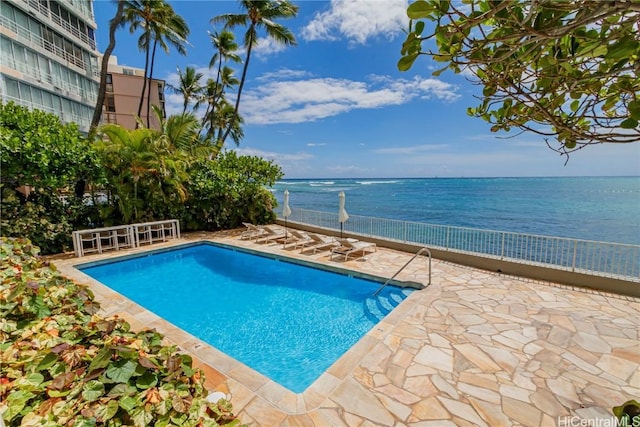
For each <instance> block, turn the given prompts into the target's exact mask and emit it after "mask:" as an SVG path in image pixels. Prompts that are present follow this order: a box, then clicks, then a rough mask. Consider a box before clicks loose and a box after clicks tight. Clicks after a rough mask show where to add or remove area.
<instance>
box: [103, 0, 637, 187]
mask: <svg viewBox="0 0 640 427" xmlns="http://www.w3.org/2000/svg"><path fill="white" fill-rule="evenodd" d="M293 3H294V4H296V5H297V6H299V11H298V15H297V17H296V18H293V19H287V20H281V21H278V22H279V23H281V24H283V25H285V26H286V27H287V28H289V29H290V30H291V31H292V32H293V34H294V35H295V37H296V41H297V45H296V46H290V47H280V46H278V45H275V44H274V43H272V42H270V40H268V39H267V38H266V37H265V34H263V33H260V34H259V35H260V39H259V41H258V45H257V47H256V48H254V50H253V52H252V55H251V60H250V63H249V68H248V74H247V81H246V84H245V88H244V90H243V93H242V98H241V103H240V114H241V115H242V116H243V118H244V120H245V125H244V134H245V137H244V139H243V140H242V141H241V142H240V144H239V146H238V147H236V146H235V144H234V143H233V142H227V144H226V148H228V149H235V150H237V151H238V152H239V153H240V154H247V155H257V156H261V157H264V158H266V159H269V160H273V161H274V162H275V163H277V164H278V165H279V166H280V167H281V168H282V170H283V172H284V174H285V178H290V179H292V178H402V177H519V176H589V175H592V176H622V175H633V176H637V175H640V142H638V143H632V144H600V145H595V146H590V147H587V148H585V149H583V150H580V151H577V152H574V153H572V154H571V156H570V158H569V161H568V162H567V164H566V165H565V160H566V158H565V157H563V156H560V155H559V154H558V153H556V152H554V151H552V150H551V149H549V148H548V147H547V145H546V143H545V141H544V139H543V137H542V136H538V135H536V134H533V133H524V134H519V135H518V134H516V133H515V132H514V133H504V132H503V133H492V132H490V125H489V124H488V123H486V122H484V121H483V120H482V119H479V118H474V117H470V116H468V115H467V113H466V111H467V108H469V107H476V106H477V105H478V104H479V101H478V100H477V98H475V97H474V96H477V95H479V94H480V93H481V87H479V86H477V85H474V84H472V83H471V82H470V81H468V80H467V78H466V77H465V76H463V75H456V74H455V73H453V72H450V71H447V72H444V73H442V74H441V75H440V76H439V77H434V76H433V75H432V73H433V71H434V70H435V69H437V68H438V67H437V66H436V64H435V63H434V62H433V61H431V60H430V59H429V58H427V57H424V58H420V59H418V60H417V61H416V63H415V64H414V66H413V67H412V69H411V70H409V71H407V72H400V71H398V69H397V67H396V64H397V61H398V59H399V58H400V48H401V45H402V42H403V41H404V34H403V32H402V30H403V29H405V28H407V25H408V18H407V17H406V8H407V5H408V2H407V1H406V0H327V1H307V0H302V1H300V0H299V1H293ZM171 4H172V5H173V7H174V9H175V11H176V13H178V14H180V15H182V16H183V18H184V19H185V20H186V21H187V23H188V25H189V27H190V30H191V33H190V35H189V39H188V41H189V46H187V55H186V56H182V55H180V54H178V53H177V52H176V51H175V50H170V52H169V53H168V54H165V53H164V52H158V54H157V55H156V62H155V68H154V77H155V78H159V79H163V80H165V81H167V82H168V83H174V84H175V83H176V82H177V73H176V69H177V67H179V68H180V69H181V70H184V69H185V67H187V66H192V67H195V68H196V69H198V71H200V72H202V73H204V74H205V80H206V77H212V78H215V74H214V73H213V71H211V70H209V69H208V64H209V61H210V60H211V57H212V55H213V54H214V49H213V47H212V45H211V42H210V39H209V34H208V33H209V32H214V31H220V30H221V27H220V26H213V25H212V24H211V23H210V20H211V18H213V17H214V16H217V15H221V14H225V13H242V9H241V8H240V5H239V3H238V2H236V1H194V0H189V1H187V0H181V1H173V2H171ZM94 11H95V16H96V22H97V24H98V30H97V38H98V49H99V50H100V51H103V50H104V49H105V48H106V46H107V44H108V23H109V20H110V19H111V18H112V17H113V15H114V14H115V3H114V2H112V1H107V0H96V1H95V3H94ZM244 30H245V29H244V28H240V27H238V29H237V30H236V31H235V33H236V40H237V41H238V43H239V44H242V43H241V41H242V34H243V33H244ZM138 37H139V34H133V35H132V34H130V33H129V31H128V29H121V30H119V32H118V33H117V45H116V49H115V52H114V54H115V55H116V56H117V57H118V62H119V64H121V65H126V66H131V67H138V68H144V53H143V52H141V51H139V50H138V48H137V40H138ZM241 56H242V57H243V58H244V52H241ZM235 68H236V75H237V77H238V78H239V77H240V75H241V71H242V69H241V66H239V65H238V66H235ZM228 97H229V98H230V99H231V100H233V99H234V97H233V95H232V94H229V96H228ZM166 99H167V106H166V107H167V113H169V114H171V113H176V112H181V111H182V97H181V95H177V94H173V93H171V92H170V91H167V93H166Z"/></svg>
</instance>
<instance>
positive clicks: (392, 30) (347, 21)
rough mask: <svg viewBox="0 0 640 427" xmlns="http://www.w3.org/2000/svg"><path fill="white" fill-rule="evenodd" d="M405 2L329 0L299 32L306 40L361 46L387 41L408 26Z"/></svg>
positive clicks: (394, 0) (404, 0)
mask: <svg viewBox="0 0 640 427" xmlns="http://www.w3.org/2000/svg"><path fill="white" fill-rule="evenodd" d="M407 6H408V1H407V0H331V4H330V6H329V9H328V10H326V11H324V12H319V13H317V14H316V15H315V16H314V17H313V19H312V20H311V22H309V23H308V24H307V25H306V27H304V28H303V30H302V37H303V38H304V39H306V40H338V39H339V37H338V35H341V36H343V37H345V38H346V39H347V40H349V41H350V42H351V43H355V44H364V43H366V41H367V40H368V39H373V38H376V37H379V36H384V37H387V38H389V39H391V38H393V37H394V36H395V35H397V34H399V33H400V32H401V31H402V30H403V29H404V28H406V27H407V24H408V22H409V18H407Z"/></svg>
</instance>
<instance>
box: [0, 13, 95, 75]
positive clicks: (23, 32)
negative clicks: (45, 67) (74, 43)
mask: <svg viewBox="0 0 640 427" xmlns="http://www.w3.org/2000/svg"><path fill="white" fill-rule="evenodd" d="M0 24H1V25H2V26H3V27H5V28H7V29H9V30H11V31H12V32H14V33H15V34H16V36H17V38H18V40H20V41H21V42H26V43H31V45H32V46H35V48H36V49H35V50H37V51H39V52H44V51H43V50H42V49H44V50H46V51H47V52H50V53H52V54H54V55H56V56H57V57H59V58H61V59H63V60H64V61H66V62H67V63H69V64H73V65H74V66H76V67H78V68H79V69H81V70H82V71H85V72H86V70H87V68H88V67H87V64H86V63H85V61H84V59H82V58H79V57H77V56H75V55H74V54H73V52H67V51H66V50H64V49H63V48H61V47H59V46H56V45H55V44H53V43H51V42H50V41H48V40H45V39H43V38H42V37H41V36H40V35H38V34H35V33H32V32H31V31H29V30H28V29H27V28H24V27H23V26H21V25H18V24H17V23H16V22H13V21H11V20H9V19H8V18H6V17H4V16H0ZM27 46H29V45H27ZM91 73H92V75H93V76H96V77H97V76H99V73H98V71H97V70H91Z"/></svg>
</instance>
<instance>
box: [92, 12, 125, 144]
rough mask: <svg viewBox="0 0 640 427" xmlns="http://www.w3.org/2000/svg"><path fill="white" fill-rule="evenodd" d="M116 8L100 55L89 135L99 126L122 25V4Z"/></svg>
mask: <svg viewBox="0 0 640 427" xmlns="http://www.w3.org/2000/svg"><path fill="white" fill-rule="evenodd" d="M116 1H117V3H118V8H117V9H116V14H115V16H114V17H113V18H112V19H111V21H109V44H108V45H107V48H106V49H105V51H104V54H103V55H102V64H101V66H100V85H99V86H98V99H97V100H96V106H95V108H94V109H93V117H92V118H91V126H90V128H89V133H90V134H93V133H94V132H95V130H96V128H97V127H98V124H100V117H101V116H102V107H103V105H104V97H105V92H106V91H107V70H108V67H109V58H110V57H111V54H112V53H113V50H114V49H115V48H116V30H117V29H118V27H121V26H123V25H124V22H123V17H124V2H123V1H118V0H116Z"/></svg>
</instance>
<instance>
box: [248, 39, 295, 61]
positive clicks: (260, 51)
mask: <svg viewBox="0 0 640 427" xmlns="http://www.w3.org/2000/svg"><path fill="white" fill-rule="evenodd" d="M285 49H295V46H285V45H283V44H281V43H277V42H276V41H275V40H273V39H271V38H268V37H261V38H259V39H258V43H257V44H256V45H255V46H253V49H251V51H252V52H253V53H254V54H255V55H256V57H258V58H260V59H262V60H264V59H266V57H267V56H269V55H274V54H276V53H279V52H282V51H283V50H285ZM251 57H253V55H251Z"/></svg>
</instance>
